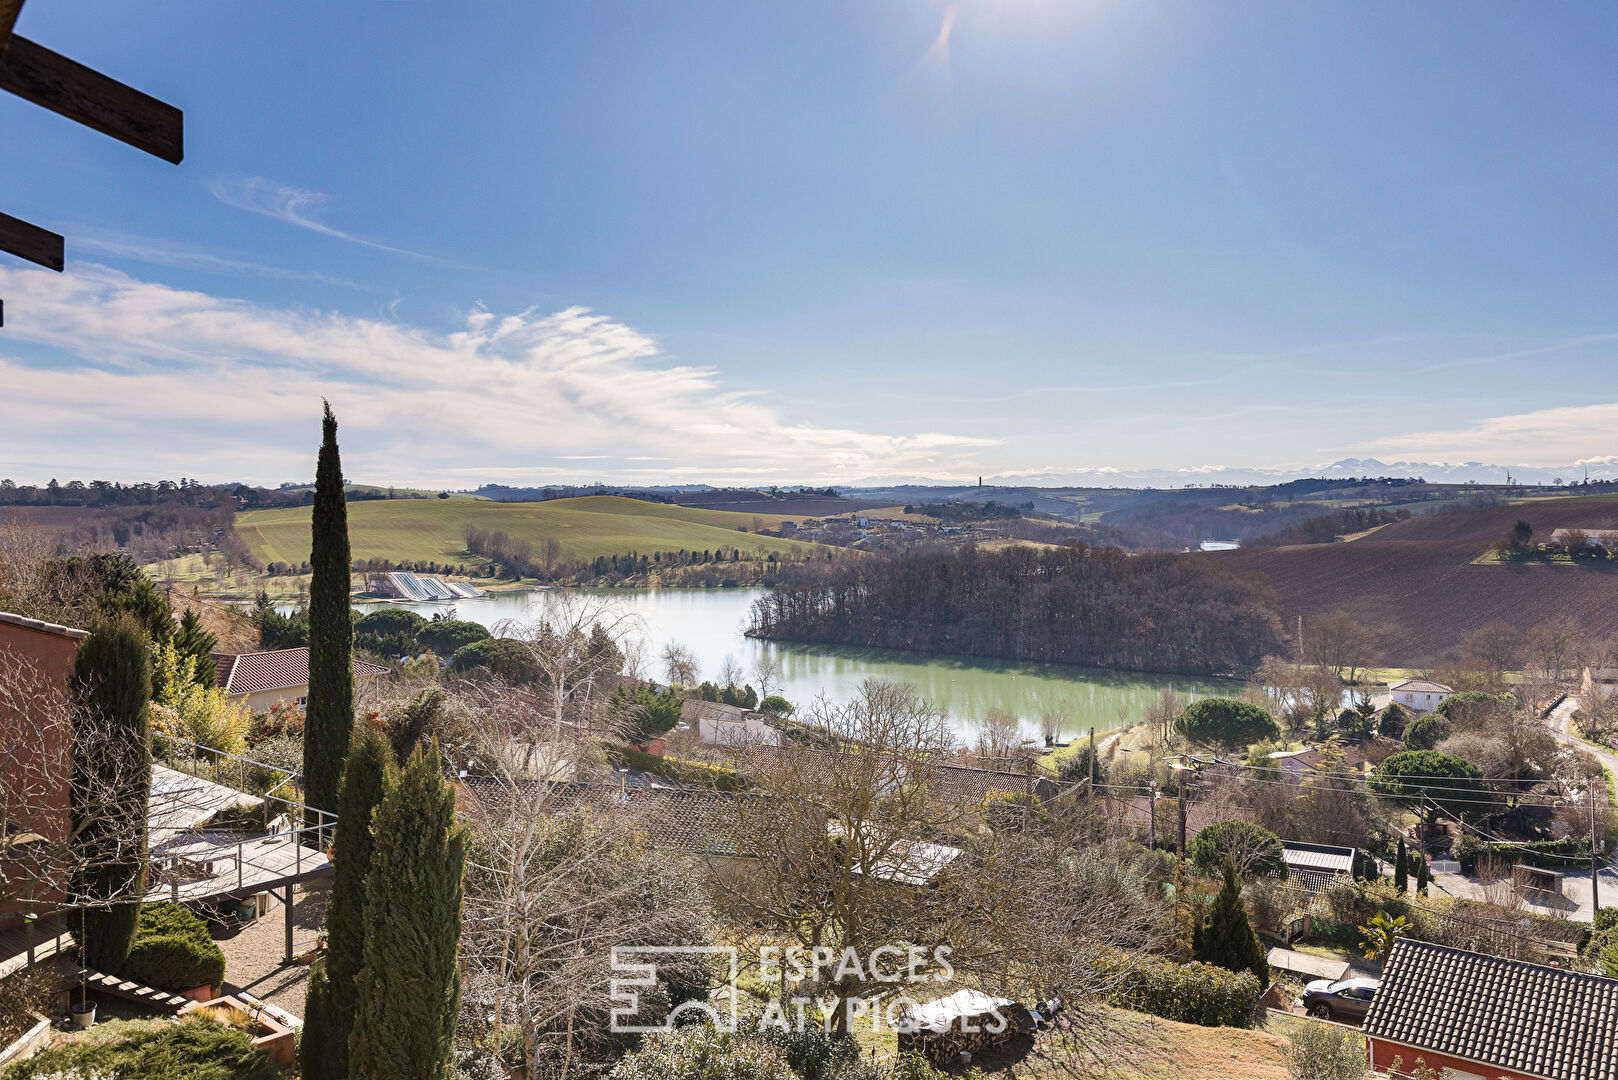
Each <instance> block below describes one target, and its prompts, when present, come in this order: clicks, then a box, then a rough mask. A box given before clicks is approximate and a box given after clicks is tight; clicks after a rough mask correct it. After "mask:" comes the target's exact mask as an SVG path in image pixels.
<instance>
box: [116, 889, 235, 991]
mask: <svg viewBox="0 0 1618 1080" xmlns="http://www.w3.org/2000/svg"><path fill="white" fill-rule="evenodd" d="M119 974H121V975H122V976H123V977H124V978H126V979H132V980H134V981H135V982H138V983H144V984H145V985H147V986H152V987H156V988H157V989H159V990H167V991H170V992H179V991H181V990H190V989H191V988H192V987H196V986H203V985H207V986H212V987H218V986H219V985H220V984H222V983H223V982H224V981H225V954H224V953H223V952H221V951H220V949H219V946H218V945H216V944H215V943H214V941H213V939H212V938H210V937H209V936H208V924H207V923H205V922H203V921H202V920H201V919H200V918H198V917H197V916H196V915H194V914H192V913H191V912H190V911H188V910H187V909H186V908H184V907H181V906H180V905H178V904H146V905H144V906H143V907H142V908H141V912H140V921H139V922H138V923H136V925H135V941H134V944H132V945H131V946H130V948H129V959H128V960H126V961H125V962H124V965H123V968H122V969H121V970H120V971H119Z"/></svg>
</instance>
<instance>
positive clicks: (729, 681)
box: [719, 653, 747, 687]
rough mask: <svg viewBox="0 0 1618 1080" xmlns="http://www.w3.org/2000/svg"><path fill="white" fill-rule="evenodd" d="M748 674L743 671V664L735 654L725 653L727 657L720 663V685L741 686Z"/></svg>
mask: <svg viewBox="0 0 1618 1080" xmlns="http://www.w3.org/2000/svg"><path fill="white" fill-rule="evenodd" d="M746 678H747V674H746V673H745V672H744V671H742V665H741V664H740V663H738V662H737V660H736V658H735V657H734V656H731V655H730V654H729V653H726V654H725V659H724V660H723V661H722V662H721V663H720V665H719V685H720V686H726V687H729V686H736V687H740V686H741V685H742V683H743V682H744V681H745V680H746Z"/></svg>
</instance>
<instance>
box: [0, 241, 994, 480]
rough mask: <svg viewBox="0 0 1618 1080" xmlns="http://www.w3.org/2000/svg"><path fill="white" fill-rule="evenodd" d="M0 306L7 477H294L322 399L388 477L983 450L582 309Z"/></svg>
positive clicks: (23, 290) (150, 294) (913, 461)
mask: <svg viewBox="0 0 1618 1080" xmlns="http://www.w3.org/2000/svg"><path fill="white" fill-rule="evenodd" d="M0 295H4V296H5V297H6V298H7V299H8V300H12V299H14V301H15V304H14V310H15V311H16V315H15V316H14V317H13V319H12V320H8V323H7V326H6V338H7V339H8V340H14V341H26V342H30V343H33V345H34V346H43V347H44V348H37V347H35V348H28V349H26V350H25V349H10V350H7V349H5V348H4V346H3V345H0V392H3V395H4V397H5V399H6V401H7V410H6V411H7V421H8V422H7V424H6V425H5V426H4V428H3V430H0V467H5V468H8V469H12V470H15V469H16V468H17V465H16V464H15V463H19V462H38V461H40V460H41V459H42V458H45V459H47V460H54V461H57V462H59V463H61V464H62V465H63V466H64V467H66V466H67V465H68V464H73V463H84V462H91V463H97V462H98V463H99V467H100V471H102V472H104V473H106V474H108V475H111V474H113V473H118V474H121V475H125V476H128V475H132V474H134V473H137V472H138V473H141V474H145V475H170V476H172V475H187V476H197V477H201V478H210V477H218V478H232V479H236V478H240V479H245V480H251V481H264V482H268V481H279V480H285V479H292V478H298V477H306V476H308V475H309V473H310V470H311V468H312V462H313V456H312V455H313V448H314V442H313V440H315V439H316V438H317V436H318V432H317V425H316V424H315V419H316V417H317V415H318V408H319V405H318V402H319V399H320V398H321V397H323V396H324V397H329V398H330V399H331V400H332V404H333V407H334V408H336V409H337V410H338V414H339V417H340V419H341V420H342V423H343V431H344V439H343V443H344V465H345V468H346V470H347V471H348V472H349V473H350V474H351V475H355V476H362V477H363V476H370V477H375V478H378V479H384V478H385V479H390V480H396V481H398V482H409V481H418V482H433V481H440V482H442V481H454V482H456V483H465V482H467V481H469V480H473V479H476V478H478V477H481V476H490V475H499V476H501V477H502V478H505V479H508V480H513V479H514V480H521V479H523V478H525V477H531V478H534V479H558V478H567V477H573V478H578V475H579V474H578V469H579V468H580V465H579V464H577V463H578V462H580V461H582V460H588V461H589V465H587V466H585V467H586V468H588V469H589V470H590V476H589V477H588V479H596V478H603V479H617V480H624V481H632V482H641V483H649V482H655V481H658V480H667V479H670V478H680V479H685V480H699V479H708V480H714V481H724V480H745V481H750V482H777V483H787V482H795V481H800V480H802V481H805V482H821V483H846V482H848V481H850V480H852V479H856V478H859V477H861V476H868V475H873V474H876V473H902V472H910V473H924V472H925V473H929V474H933V473H937V472H940V471H949V472H953V473H954V474H955V475H958V476H963V475H967V474H969V473H972V472H974V471H975V470H977V469H978V468H979V464H978V462H977V461H976V459H975V457H974V453H975V451H976V450H978V449H980V448H983V447H987V446H993V445H997V443H996V441H995V440H988V439H980V438H971V437H966V436H960V435H953V434H947V433H942V432H929V431H923V432H915V433H904V434H880V433H872V432H864V431H855V430H851V429H847V428H839V427H829V426H823V425H820V424H815V423H811V422H807V421H799V420H789V419H787V418H786V417H784V416H782V414H781V413H780V412H779V411H778V410H777V409H775V408H773V407H771V406H770V405H768V404H766V403H764V402H762V401H759V400H757V399H756V398H755V397H753V396H751V395H744V394H740V393H736V392H733V391H730V390H727V389H726V388H725V385H724V382H723V380H722V378H721V376H720V373H719V372H718V371H716V370H714V369H713V368H710V367H703V366H698V365H692V364H685V363H679V362H677V361H675V360H674V359H672V358H671V357H669V356H668V355H667V354H666V353H665V352H664V351H663V349H662V347H661V346H660V345H659V343H658V342H657V341H656V340H655V339H654V338H652V337H650V336H649V335H647V334H644V333H642V332H640V331H638V330H635V329H634V328H632V327H629V326H626V325H624V324H623V323H620V322H616V321H614V320H613V319H611V318H608V317H606V316H604V315H599V314H596V313H594V312H591V311H588V310H586V309H584V308H578V307H574V308H568V309H566V310H563V311H558V312H554V313H544V312H538V311H533V310H529V311H523V312H517V313H513V314H497V313H495V312H491V311H487V310H483V309H482V308H478V309H474V310H473V311H471V312H469V313H468V314H467V315H466V316H465V318H464V320H463V322H462V325H461V326H460V327H459V328H457V329H455V330H453V331H450V332H438V331H434V330H429V329H425V328H420V327H413V326H409V325H403V324H400V323H396V322H386V321H380V320H377V319H371V318H355V317H352V316H348V315H343V314H339V313H335V312H329V311H320V310H309V309H300V308H278V307H268V306H263V305H257V304H252V303H249V302H246V301H243V300H237V299H230V298H224V297H218V296H213V295H209V294H207V293H203V292H196V291H187V290H182V289H175V288H172V287H170V286H166V285H160V284H156V283H152V282H146V281H141V280H138V279H136V278H133V277H130V276H128V275H126V274H122V273H119V272H117V271H114V270H110V269H107V268H105V267H97V266H93V265H84V264H80V266H79V268H77V270H76V272H73V273H69V274H66V275H56V274H51V273H47V272H44V271H33V270H29V269H23V268H3V269H0ZM47 447H50V448H55V449H53V450H52V452H51V453H52V454H54V455H56V456H54V457H52V456H50V455H47V454H46V453H45V452H44V448H47ZM6 463H12V464H6ZM18 478H19V479H21V478H22V477H18Z"/></svg>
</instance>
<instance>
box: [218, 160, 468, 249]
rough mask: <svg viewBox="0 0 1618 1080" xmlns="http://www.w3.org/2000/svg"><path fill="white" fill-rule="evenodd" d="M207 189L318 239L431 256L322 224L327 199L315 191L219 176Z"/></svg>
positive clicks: (259, 178)
mask: <svg viewBox="0 0 1618 1080" xmlns="http://www.w3.org/2000/svg"><path fill="white" fill-rule="evenodd" d="M210 190H211V191H212V192H213V196H214V198H216V199H218V200H219V201H220V202H222V203H224V204H226V205H227V206H234V207H236V208H237V209H239V210H247V211H249V212H251V213H254V214H263V215H264V216H265V217H270V218H275V219H276V220H277V221H284V222H286V223H287V224H288V225H296V226H297V227H298V228H300V229H308V230H309V231H310V232H317V233H320V234H321V235H322V236H331V237H335V238H337V239H339V240H347V241H349V242H351V243H355V244H363V245H364V246H365V247H368V248H375V249H376V250H377V251H387V252H392V253H393V254H395V255H408V256H409V257H411V258H413V259H433V256H431V255H423V254H422V253H420V252H419V251H408V250H406V249H405V248H399V247H393V246H392V245H389V244H382V243H378V242H377V241H375V240H367V239H366V238H365V237H363V236H355V235H354V234H353V233H351V232H344V231H343V230H342V229H338V228H334V227H332V226H331V225H328V224H326V223H325V222H324V221H321V220H320V214H321V212H322V210H323V209H324V207H325V206H326V204H327V203H329V202H330V201H331V198H330V196H328V195H324V194H322V193H320V192H318V191H306V190H304V189H303V188H296V187H291V186H289V185H287V184H280V183H277V182H276V181H274V180H270V179H267V178H265V177H262V176H237V177H229V176H221V177H219V178H218V179H216V180H214V182H213V184H212V185H210ZM433 261H437V260H436V259H434V260H433Z"/></svg>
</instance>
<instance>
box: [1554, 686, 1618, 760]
mask: <svg viewBox="0 0 1618 1080" xmlns="http://www.w3.org/2000/svg"><path fill="white" fill-rule="evenodd" d="M1578 709H1579V702H1578V699H1577V698H1574V697H1572V696H1569V697H1567V698H1564V699H1563V700H1562V703H1561V704H1560V705H1558V706H1556V708H1554V709H1552V710H1551V715H1550V716H1549V717H1547V718H1546V721H1547V726H1548V727H1549V728H1550V729H1551V734H1552V735H1554V736H1555V737H1556V740H1557V741H1558V742H1561V743H1566V744H1567V745H1568V746H1576V747H1578V748H1579V749H1580V750H1583V751H1584V752H1585V753H1587V754H1589V755H1591V756H1592V757H1594V758H1596V759H1597V760H1599V761H1600V762H1601V764H1603V765H1605V766H1606V767H1607V768H1608V769H1610V770H1612V775H1613V776H1614V778H1618V754H1615V753H1613V752H1612V751H1611V750H1603V749H1602V748H1601V747H1599V746H1595V745H1592V744H1591V743H1587V742H1585V741H1584V740H1583V739H1581V738H1579V737H1578V736H1576V735H1574V734H1573V733H1572V732H1571V731H1570V730H1569V729H1568V725H1569V724H1571V723H1572V722H1573V714H1574V713H1575V712H1577V711H1578Z"/></svg>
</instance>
